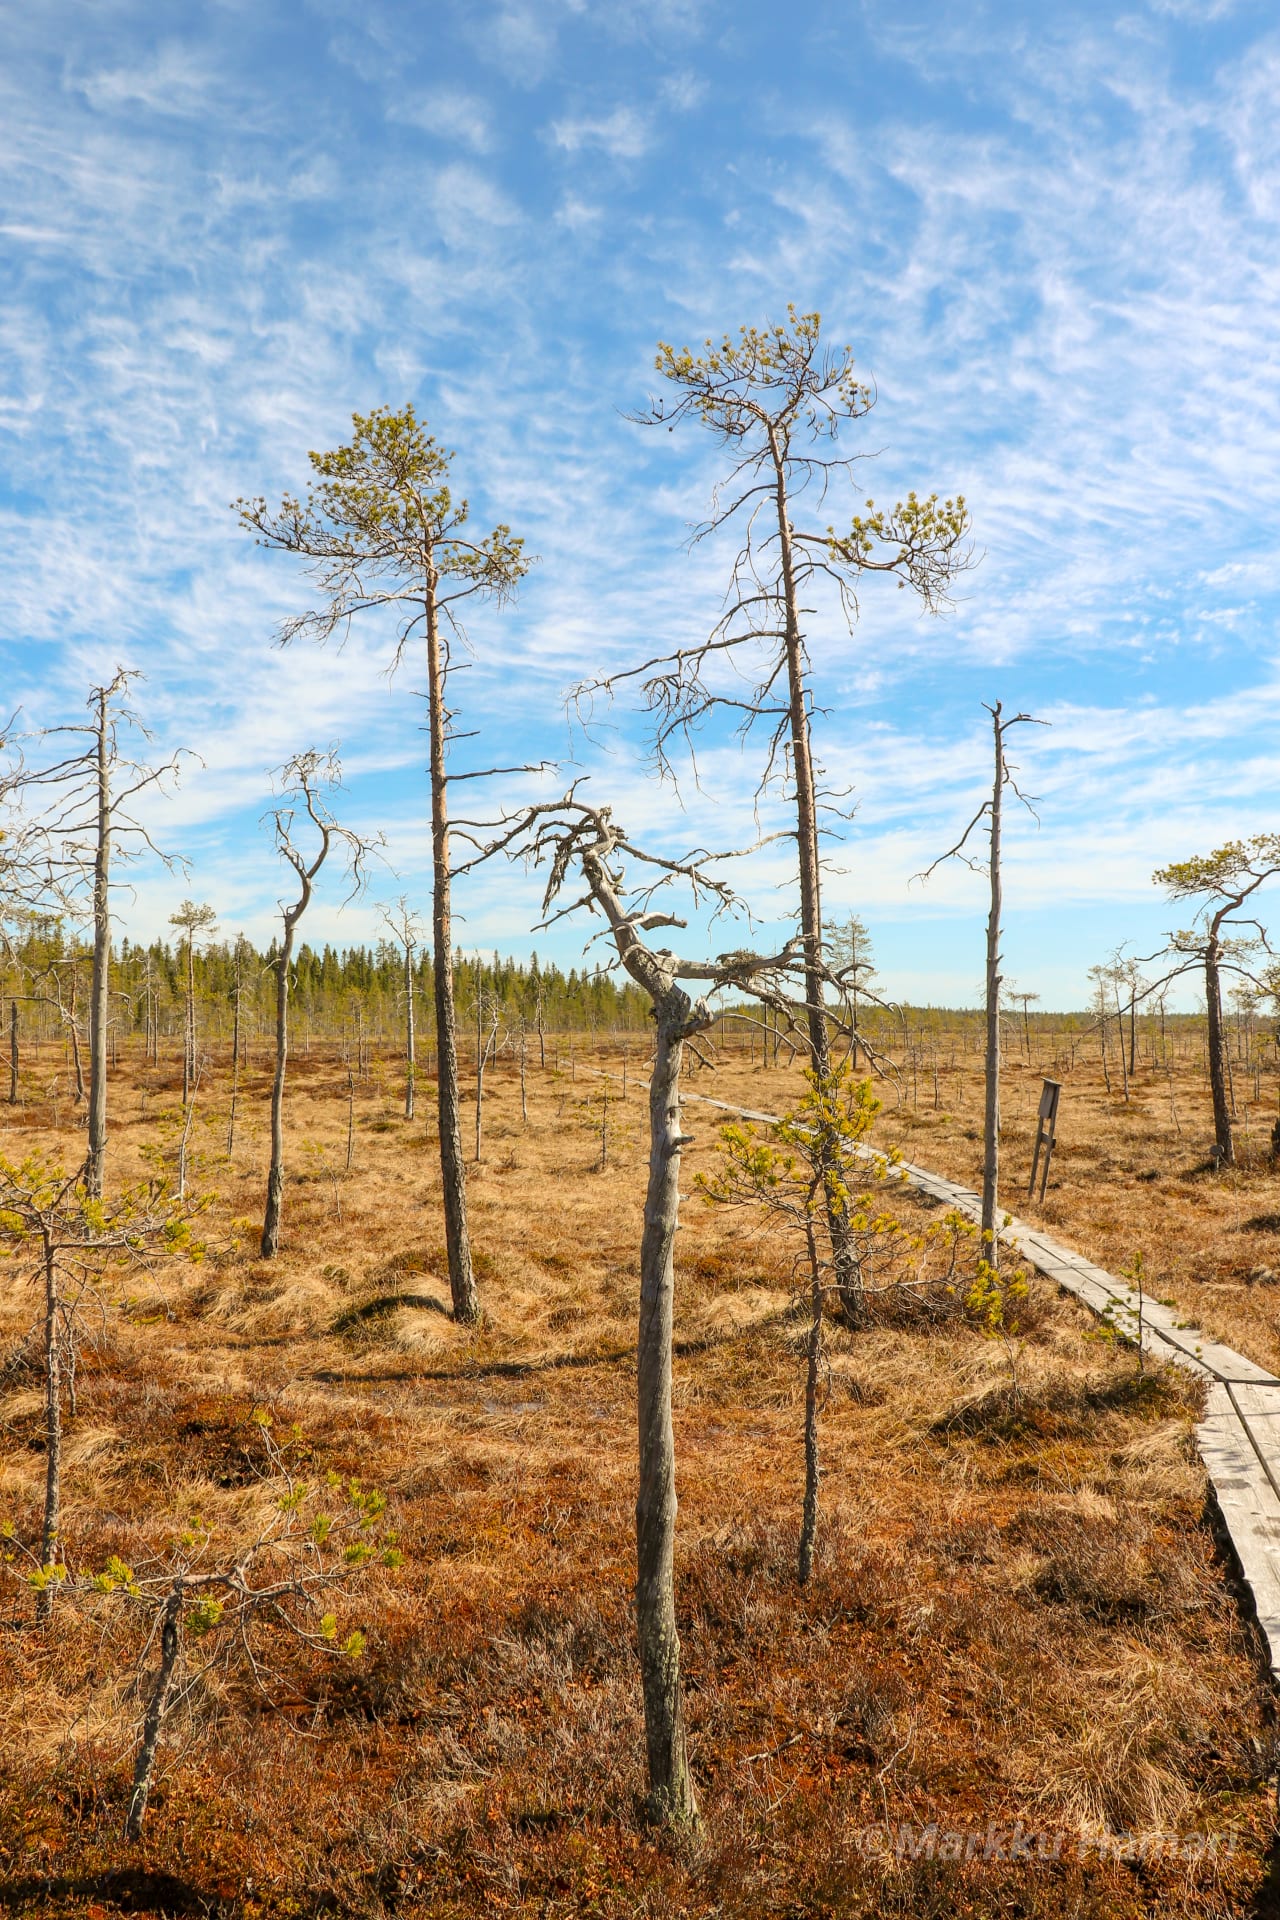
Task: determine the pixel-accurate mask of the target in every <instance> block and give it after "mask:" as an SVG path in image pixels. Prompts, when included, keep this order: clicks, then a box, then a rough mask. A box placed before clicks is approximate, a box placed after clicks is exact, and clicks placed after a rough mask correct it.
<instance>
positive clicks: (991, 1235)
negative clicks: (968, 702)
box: [919, 700, 1049, 1271]
mask: <svg viewBox="0 0 1280 1920" xmlns="http://www.w3.org/2000/svg"><path fill="white" fill-rule="evenodd" d="M984 704H985V702H984ZM987 712H988V713H989V714H990V715H991V733H992V741H993V747H994V760H995V769H994V772H993V774H992V780H991V796H990V798H989V799H987V800H984V801H983V803H982V805H981V806H980V807H979V808H978V811H977V812H976V813H975V814H974V816H973V818H972V820H970V822H969V824H968V826H967V827H966V828H965V830H964V832H963V833H962V834H961V835H960V838H959V839H958V840H957V841H956V843H955V845H954V846H953V847H949V848H948V850H947V851H946V853H943V854H939V856H938V858H937V859H936V860H934V861H933V862H932V863H931V864H930V865H929V866H928V867H926V868H925V870H924V873H923V874H921V875H920V876H919V877H920V878H921V879H924V880H927V879H928V877H929V875H930V874H931V873H934V872H936V871H937V869H938V868H939V867H940V866H941V865H942V864H943V862H944V861H945V860H963V861H964V862H965V865H966V866H969V867H972V868H974V869H975V870H976V871H979V872H985V873H986V875H987V882H988V886H989V888H990V899H991V904H990V907H989V909H988V912H987V966H986V981H985V1000H986V1051H985V1058H984V1071H983V1115H982V1252H983V1258H984V1259H985V1260H987V1261H988V1262H989V1264H990V1265H991V1267H992V1268H993V1269H994V1270H996V1271H998V1270H999V1266H1000V1234H999V1223H998V1219H997V1212H998V1207H999V1199H1000V1191H999V1189H1000V987H1001V974H1000V963H1001V953H1000V937H1001V918H1002V915H1003V911H1004V880H1003V874H1002V871H1001V853H1002V846H1001V836H1002V833H1003V826H1004V790H1005V788H1006V787H1010V788H1012V790H1013V792H1014V793H1015V794H1017V797H1018V798H1019V800H1021V801H1022V803H1023V805H1024V806H1025V807H1026V808H1027V810H1028V812H1029V813H1030V814H1031V816H1032V818H1033V819H1035V818H1036V815H1035V810H1034V808H1033V807H1032V805H1031V802H1030V801H1029V800H1028V799H1027V797H1026V795H1025V794H1024V793H1022V792H1021V791H1020V789H1019V787H1018V784H1017V782H1016V781H1015V779H1014V777H1013V776H1014V773H1015V772H1016V771H1017V769H1016V768H1014V767H1012V766H1011V765H1010V763H1009V759H1008V755H1007V753H1006V751H1005V740H1006V737H1007V736H1008V734H1009V733H1010V731H1011V730H1012V729H1013V728H1014V727H1021V726H1037V727H1044V726H1047V725H1048V724H1049V723H1048V721H1047V720H1037V719H1035V718H1034V716H1033V715H1031V714H1029V713H1015V714H1011V715H1010V717H1009V718H1008V719H1007V720H1006V719H1005V718H1004V717H1003V715H1004V708H1003V705H1002V703H1001V702H1000V701H999V700H997V701H996V703H995V705H994V707H987ZM984 820H985V821H986V823H987V859H986V861H985V863H983V862H979V861H976V860H973V859H971V858H969V856H968V855H966V853H965V851H964V849H965V847H966V846H967V844H968V841H969V835H970V834H971V833H973V832H975V831H976V830H977V829H978V828H979V827H980V825H981V823H982V822H983V821H984Z"/></svg>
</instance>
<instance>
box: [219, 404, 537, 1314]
mask: <svg viewBox="0 0 1280 1920" xmlns="http://www.w3.org/2000/svg"><path fill="white" fill-rule="evenodd" d="M309 459H310V461H311V467H312V471H313V474H314V482H313V484H312V486H311V487H310V488H309V489H308V492H307V497H306V499H305V501H302V500H298V499H295V498H294V497H293V496H292V495H289V494H286V495H285V497H284V499H283V501H282V502H281V504H280V507H279V509H278V510H276V511H274V512H272V511H269V510H268V507H267V503H266V501H265V500H262V499H257V500H240V501H237V503H236V507H237V510H238V512H239V516H240V521H241V524H242V525H243V526H244V527H245V528H246V529H247V530H249V531H250V532H252V533H254V534H255V535H256V536H257V538H258V540H259V541H260V542H261V543H262V544H263V545H265V546H267V547H272V548H277V549H279V550H280V551H282V552H285V553H295V554H298V555H300V556H301V557H302V558H303V559H304V560H306V561H307V562H308V563H309V570H310V573H311V576H312V578H313V579H314V580H315V581H316V582H317V584H318V585H319V587H320V590H321V594H322V603H321V605H320V606H319V607H318V608H316V609H314V610H312V611H311V612H308V613H304V614H299V615H297V616H295V617H293V618H291V619H289V620H286V621H285V622H284V624H283V626H282V627H281V630H280V640H281V643H282V644H287V643H289V642H290V641H292V640H295V639H297V638H299V637H301V636H307V637H310V638H312V639H316V640H320V641H325V640H328V639H329V638H330V637H332V636H333V635H334V634H338V635H343V634H345V633H346V631H347V629H348V627H349V626H350V623H351V621H352V619H353V618H354V617H356V616H357V615H361V614H365V613H371V612H375V611H385V610H387V609H390V610H391V611H392V612H393V613H394V614H395V615H396V617H397V619H398V621H399V628H398V638H397V643H396V647H395V652H394V654H393V656H392V671H393V672H394V671H395V669H396V668H397V667H398V666H399V665H400V663H401V662H402V660H403V658H404V655H405V653H406V651H407V649H408V648H409V647H410V645H411V644H417V643H419V642H420V643H421V644H422V645H423V648H424V652H425V667H426V682H427V684H426V694H427V711H428V738H429V742H430V778H431V862H432V907H431V930H432V961H433V966H434V991H435V1014H436V1069H437V1070H436V1097H437V1106H438V1116H439V1126H440V1173H441V1186H442V1191H443V1198H444V1224H445V1244H446V1248H447V1252H448V1260H449V1288H450V1293H451V1295H452V1300H453V1313H454V1318H455V1319H457V1320H460V1321H464V1322H469V1321H473V1320H475V1319H476V1318H477V1316H478V1314H479V1311H480V1303H479V1299H478V1297H477V1294H476V1283H475V1275H474V1272H473V1270H472V1263H471V1241H470V1235H469V1232H468V1226H467V1197H466V1167H465V1163H464V1158H463V1150H462V1122H461V1108H460V1101H459V1086H458V1040H457V1021H456V1014H455V1007H454V979H453V914H452V882H453V867H452V863H451V857H450V846H449V783H450V781H451V780H463V779H482V778H486V777H488V776H489V775H491V774H497V773H516V772H532V771H535V770H536V769H533V768H511V767H502V768H496V767H495V768H484V769H479V770H477V771H475V772H469V773H462V774H459V773H455V772H453V771H452V770H451V769H450V766H449V748H450V746H451V744H452V743H453V742H454V741H455V739H456V738H457V737H458V736H457V735H456V733H455V731H454V726H453V721H454V713H453V710H452V709H451V708H450V706H449V678H450V668H451V644H452V641H453V640H454V639H455V638H457V637H458V636H459V635H460V634H461V626H460V616H461V611H462V606H463V603H464V602H466V601H468V600H475V599H490V600H495V601H497V602H499V603H501V602H503V601H505V600H508V599H509V598H510V597H511V596H512V594H513V593H514V592H515V589H516V587H517V585H518V584H519V582H520V580H521V579H522V577H523V576H524V574H525V573H526V572H527V571H528V568H529V564H530V563H529V560H528V558H527V557H526V555H525V552H524V543H523V541H521V540H520V539H519V538H518V537H516V536H515V535H513V534H512V532H511V529H510V528H509V527H508V526H506V525H502V524H500V525H498V526H496V527H494V528H493V530H492V532H490V533H487V534H473V533H472V532H471V531H470V528H469V526H468V524H467V522H468V509H467V502H466V501H465V500H455V499H454V496H453V493H452V491H451V489H450V487H449V483H448V482H449V470H450V466H451V464H452V460H453V455H452V454H451V453H450V452H449V451H448V450H447V449H446V448H444V447H442V446H441V445H440V444H439V442H438V441H437V440H436V439H435V438H434V436H433V435H431V434H430V433H428V432H427V429H426V426H425V424H424V423H423V422H421V421H419V420H418V418H417V415H416V413H415V412H414V409H413V407H412V406H405V407H402V408H400V409H399V411H395V410H393V409H391V408H389V407H377V408H375V409H374V411H373V412H372V413H369V414H353V416H352V437H351V440H350V442H349V443H348V444H347V445H345V446H342V447H338V448H335V449H334V450H333V451H332V452H328V453H312V454H311V455H309Z"/></svg>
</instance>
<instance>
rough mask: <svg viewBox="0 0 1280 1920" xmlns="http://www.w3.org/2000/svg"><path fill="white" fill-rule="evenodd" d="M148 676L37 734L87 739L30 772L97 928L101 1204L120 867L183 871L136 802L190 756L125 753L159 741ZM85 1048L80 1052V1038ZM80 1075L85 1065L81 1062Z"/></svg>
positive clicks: (94, 1129)
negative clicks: (136, 698) (143, 706)
mask: <svg viewBox="0 0 1280 1920" xmlns="http://www.w3.org/2000/svg"><path fill="white" fill-rule="evenodd" d="M141 678H142V676H141V674H139V673H136V672H132V671H130V670H128V669H126V668H124V667H118V668H117V669H116V672H115V675H114V676H113V678H112V679H111V680H109V681H107V682H105V683H104V684H103V685H102V686H98V687H94V688H93V690H92V692H91V693H90V695H89V701H88V706H89V712H90V718H89V720H88V721H87V722H84V723H81V724H77V725H67V726H60V727H48V728H45V729H44V730H43V732H42V733H41V734H39V735H38V736H36V737H37V738H39V739H42V740H57V741H59V742H62V741H68V742H74V741H80V742H83V745H80V746H77V747H75V748H74V749H73V750H72V751H71V752H70V753H68V754H67V755H66V756H65V757H64V758H62V759H60V760H56V761H54V762H53V763H52V764H50V765H48V766H42V767H40V768H38V769H32V770H28V771H27V772H26V775H25V781H26V784H27V786H29V787H41V788H44V789H47V790H48V796H49V805H48V808H47V810H46V812H45V814H44V815H43V817H42V819H41V821H40V823H39V824H40V828H41V831H42V833H43V834H44V835H45V836H46V838H47V841H48V844H49V846H50V850H51V861H52V868H53V872H54V873H55V875H56V878H57V883H58V893H59V896H60V897H61V899H62V900H64V901H65V902H67V903H68V904H69V905H71V907H72V909H73V910H76V909H77V908H79V907H82V906H83V904H84V901H85V896H86V895H87V911H88V914H89V917H90V919H91V922H92V926H93V972H92V979H91V984H90V989H89V1141H88V1154H87V1157H86V1160H85V1180H86V1183H87V1185H88V1190H89V1192H90V1194H91V1195H94V1196H97V1197H101V1194H102V1188H103V1178H104V1170H105V1164H106V1151H107V1032H108V1028H109V1026H110V1001H111V872H112V863H113V860H114V861H118V860H121V859H129V858H131V857H136V856H137V855H138V854H140V853H142V852H144V851H149V852H151V853H154V854H156V855H157V857H158V858H160V859H161V860H163V861H164V863H165V865H166V866H167V867H169V868H171V869H172V868H173V867H174V866H175V865H178V864H180V863H179V862H176V861H175V860H173V859H172V858H171V857H170V856H168V855H166V854H162V853H161V852H160V849H159V848H158V847H157V846H156V844H155V842H154V841H153V840H152V838H151V835H150V833H149V832H148V830H147V828H146V827H145V826H143V825H142V823H141V822H140V821H139V820H137V819H136V818H135V817H134V814H133V812H132V811H131V810H130V809H131V803H132V802H133V801H135V800H136V799H137V797H138V795H139V794H141V793H144V792H147V791H148V790H150V789H152V788H155V787H160V786H162V785H163V783H164V781H165V780H166V779H168V778H170V777H172V778H173V779H175V780H176V779H177V777H178V772H179V768H180V765H181V761H182V759H183V758H184V755H183V754H182V753H176V754H174V755H172V756H171V757H170V758H169V759H168V760H166V761H164V762H163V763H162V764H161V765H160V766H148V765H146V764H145V763H144V762H143V761H140V760H135V759H131V758H129V757H128V756H127V755H126V754H125V752H124V751H123V749H122V746H121V735H122V733H126V732H132V733H134V734H137V735H139V736H140V737H141V738H142V739H143V740H149V739H150V737H151V736H150V734H149V733H148V731H147V729H146V727H145V726H144V725H143V723H142V721H141V720H140V718H139V717H138V715H137V714H136V713H135V712H134V710H133V709H132V707H130V706H129V705H128V696H129V689H130V687H131V686H132V684H133V682H134V681H135V680H139V679H141ZM75 1045H76V1047H77V1050H78V1047H79V1036H78V1033H77V1035H76V1039H75ZM77 1077H79V1067H78V1064H77Z"/></svg>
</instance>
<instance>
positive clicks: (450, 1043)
mask: <svg viewBox="0 0 1280 1920" xmlns="http://www.w3.org/2000/svg"><path fill="white" fill-rule="evenodd" d="M425 612H426V625H427V701H428V707H429V713H430V733H431V873H432V899H431V932H432V943H433V952H432V959H433V961H434V966H435V999H436V1060H437V1068H436V1103H437V1112H438V1116H439V1123H440V1183H441V1189H442V1192H443V1197H444V1237H445V1246H446V1249H447V1252H448V1256H449V1291H450V1294H451V1296H452V1300H453V1317H454V1319H455V1320H460V1321H463V1322H470V1321H473V1320H475V1319H477V1318H478V1316H479V1312H480V1303H479V1301H478V1299H477V1297H476V1282H475V1275H474V1273H473V1272H472V1268H471V1238H470V1235H469V1233H468V1231H467V1175H466V1167H465V1165H464V1163H463V1158H462V1123H461V1116H460V1112H459V1100H458V1035H457V1022H456V1017H455V1012H454V1000H453V927H452V909H451V901H450V892H449V890H450V877H451V876H450V872H449V812H448V780H447V776H446V773H445V737H444V735H445V710H444V684H443V672H442V663H441V658H440V633H439V626H438V622H437V616H436V601H435V585H434V580H433V581H432V585H431V589H430V591H429V592H428V594H427V597H426V601H425Z"/></svg>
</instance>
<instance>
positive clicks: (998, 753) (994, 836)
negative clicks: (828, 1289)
mask: <svg viewBox="0 0 1280 1920" xmlns="http://www.w3.org/2000/svg"><path fill="white" fill-rule="evenodd" d="M1000 705H1001V703H1000V702H999V701H998V700H997V701H996V704H995V707H994V708H993V710H992V728H993V730H994V734H995V779H994V782H993V784H992V788H991V873H990V879H991V910H990V912H989V914H988V915H987V1052H986V1083H985V1099H984V1105H983V1121H982V1243H983V1244H982V1253H983V1257H984V1259H986V1260H988V1261H989V1262H990V1264H991V1265H992V1266H993V1267H996V1268H998V1267H999V1265H1000V1241H999V1236H998V1233H997V1222H996V1208H997V1206H998V1204H999V1197H1000V1195H999V1185H1000V914H1001V908H1002V906H1003V884H1002V880H1001V875H1000V826H1001V819H1000V812H1001V804H1002V802H1003V799H1004V778H1005V768H1004V736H1003V734H1002V733H1001V730H1000Z"/></svg>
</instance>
